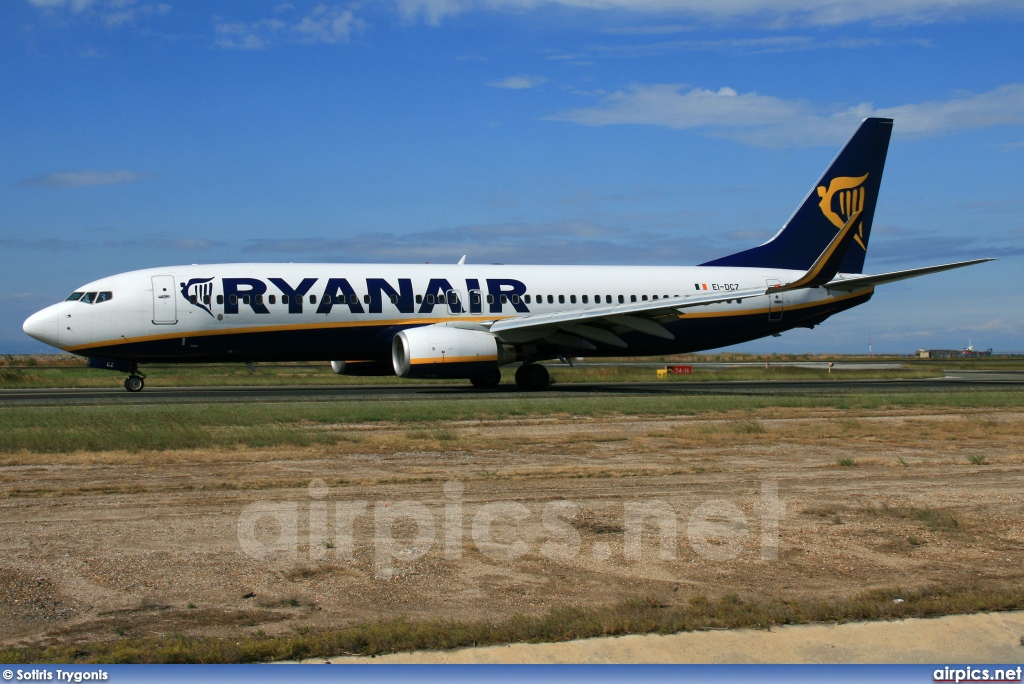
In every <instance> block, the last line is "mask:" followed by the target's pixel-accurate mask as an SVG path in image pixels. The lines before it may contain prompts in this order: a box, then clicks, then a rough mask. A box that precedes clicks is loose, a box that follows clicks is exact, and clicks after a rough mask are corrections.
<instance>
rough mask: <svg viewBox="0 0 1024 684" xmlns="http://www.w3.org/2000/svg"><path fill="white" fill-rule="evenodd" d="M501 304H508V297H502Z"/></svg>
mask: <svg viewBox="0 0 1024 684" xmlns="http://www.w3.org/2000/svg"><path fill="white" fill-rule="evenodd" d="M501 303H502V304H508V295H501Z"/></svg>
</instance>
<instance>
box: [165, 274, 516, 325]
mask: <svg viewBox="0 0 1024 684" xmlns="http://www.w3.org/2000/svg"><path fill="white" fill-rule="evenodd" d="M215 281H216V279H215V278H192V279H191V280H189V281H187V282H182V283H181V284H180V287H181V295H182V297H184V298H185V299H186V300H187V301H188V302H189V303H190V304H191V305H192V306H195V307H198V308H200V309H202V310H203V311H205V312H206V313H208V314H210V315H211V316H212V315H213V311H212V307H214V306H216V307H217V308H222V309H223V313H224V315H230V314H237V313H239V312H240V311H243V310H251V311H252V312H253V313H256V314H269V313H270V312H271V311H270V306H271V305H275V304H278V302H280V304H279V306H280V305H284V306H287V310H288V313H289V314H301V313H303V312H307V311H310V310H315V312H316V313H318V314H329V313H331V311H332V310H334V309H335V307H343V308H344V309H345V310H347V312H348V313H353V314H362V313H371V314H374V313H383V312H384V307H385V306H388V307H389V309H391V310H397V311H398V312H400V313H405V314H413V313H420V314H429V313H432V312H433V311H434V308H435V307H440V308H441V309H444V310H446V311H449V312H451V313H471V314H484V313H486V314H501V313H502V312H503V311H508V310H509V308H511V309H514V310H515V311H517V312H519V313H529V311H530V309H529V308H528V307H527V305H526V302H525V299H524V296H525V295H526V285H525V284H523V283H522V282H521V281H519V280H514V279H511V278H487V279H485V280H484V281H483V287H481V281H480V280H479V279H477V278H466V281H465V287H464V288H460V287H459V286H460V285H462V283H458V282H457V285H453V284H452V282H451V281H449V280H447V279H445V278H431V279H430V281H429V282H428V283H427V286H426V288H425V289H423V290H420V291H419V292H416V291H414V289H413V283H412V279H411V278H397V279H392V280H391V281H389V280H387V279H386V278H367V279H366V286H365V288H363V287H360V288H358V289H357V287H355V286H353V284H352V283H350V282H349V280H348V279H347V278H303V279H302V280H301V281H298V282H296V281H295V280H294V279H293V281H292V282H288V281H287V280H285V279H284V278H266V279H260V278H221V279H220V285H221V294H219V295H217V296H216V299H215V300H214V298H213V291H214V289H215V288H214V286H213V285H214V282H215ZM358 284H359V285H362V283H358ZM313 307H315V309H314V308H313ZM278 310H280V309H278Z"/></svg>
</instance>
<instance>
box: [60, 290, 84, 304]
mask: <svg viewBox="0 0 1024 684" xmlns="http://www.w3.org/2000/svg"><path fill="white" fill-rule="evenodd" d="M84 294H85V293H84V292H72V293H71V294H70V295H69V296H68V298H67V299H65V300H64V301H65V302H77V301H78V300H79V299H81V298H82V295H84Z"/></svg>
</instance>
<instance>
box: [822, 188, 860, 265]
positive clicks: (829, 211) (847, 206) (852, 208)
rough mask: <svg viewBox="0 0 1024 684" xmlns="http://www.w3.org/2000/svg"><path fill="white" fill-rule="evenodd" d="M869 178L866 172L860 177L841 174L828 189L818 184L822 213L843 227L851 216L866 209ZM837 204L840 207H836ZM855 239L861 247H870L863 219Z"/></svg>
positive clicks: (835, 224)
mask: <svg viewBox="0 0 1024 684" xmlns="http://www.w3.org/2000/svg"><path fill="white" fill-rule="evenodd" d="M867 179H868V174H866V173H865V174H864V175H863V176H860V177H859V178H854V177H852V176H839V177H837V178H833V179H832V181H831V182H830V183H829V184H828V189H827V190H826V189H825V186H824V185H819V186H818V197H820V198H821V201H820V202H818V206H819V207H821V213H823V214H824V215H825V218H827V219H828V220H829V221H831V222H832V225H834V226H835V227H836V228H842V227H843V226H844V225H846V222H847V221H848V220H849V218H850V217H851V216H853V215H854V214H855V213H857V212H858V211H863V210H864V181H866V180H867ZM837 204H838V207H836V205H837ZM836 208H838V209H839V211H838V213H837V212H836V211H835V209H836ZM853 239H854V240H856V242H857V244H858V245H860V248H861V249H863V250H864V251H867V249H868V248H867V246H865V244H864V222H863V221H861V222H860V225H859V226H857V234H856V235H854V236H853Z"/></svg>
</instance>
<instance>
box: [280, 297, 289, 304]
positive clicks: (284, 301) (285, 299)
mask: <svg viewBox="0 0 1024 684" xmlns="http://www.w3.org/2000/svg"><path fill="white" fill-rule="evenodd" d="M281 303H282V304H287V303H288V295H281Z"/></svg>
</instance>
